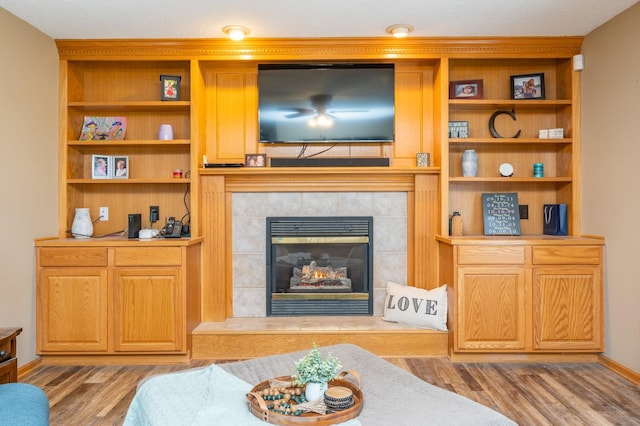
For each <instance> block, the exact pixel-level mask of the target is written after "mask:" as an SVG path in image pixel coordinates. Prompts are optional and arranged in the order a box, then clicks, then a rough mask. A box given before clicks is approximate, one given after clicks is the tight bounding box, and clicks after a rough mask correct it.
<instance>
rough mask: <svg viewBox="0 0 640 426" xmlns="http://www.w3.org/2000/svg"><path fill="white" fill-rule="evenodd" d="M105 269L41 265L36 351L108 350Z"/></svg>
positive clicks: (38, 289)
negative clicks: (45, 266)
mask: <svg viewBox="0 0 640 426" xmlns="http://www.w3.org/2000/svg"><path fill="white" fill-rule="evenodd" d="M107 288H108V287H107V270H106V268H60V269H56V268H43V269H41V270H40V274H39V278H38V288H37V318H36V323H37V328H38V338H37V342H38V352H48V351H72V352H102V351H106V350H107V335H108V328H107V306H108V302H107V297H108V296H107Z"/></svg>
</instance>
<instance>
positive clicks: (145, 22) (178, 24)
mask: <svg viewBox="0 0 640 426" xmlns="http://www.w3.org/2000/svg"><path fill="white" fill-rule="evenodd" d="M637 1H638V0H537V1H531V0H527V1H525V0H322V1H311V0H225V1H221V0H182V1H175V0H172V1H169V0H0V7H1V8H4V9H6V10H7V11H9V12H11V13H12V14H14V15H16V16H18V17H20V18H22V19H23V20H25V21H26V22H28V23H29V24H31V25H32V26H34V27H36V28H38V29H39V30H40V31H42V32H43V33H45V34H47V35H48V36H50V37H52V38H54V39H99V38H218V37H223V33H222V27H223V26H225V25H243V26H246V27H248V28H250V30H251V33H250V34H249V37H259V38H263V37H382V36H386V33H385V28H386V27H387V26H389V25H392V24H399V23H402V24H411V25H413V26H414V27H415V31H414V32H413V35H414V36H422V37H438V36H562V35H570V36H583V35H586V34H588V33H589V32H591V31H592V30H593V29H595V28H597V27H598V26H600V25H601V24H603V23H605V22H606V21H608V20H609V19H611V18H612V17H614V16H616V15H617V14H619V13H620V12H622V11H624V10H626V9H627V8H629V7H630V6H631V5H633V4H635V3H637Z"/></svg>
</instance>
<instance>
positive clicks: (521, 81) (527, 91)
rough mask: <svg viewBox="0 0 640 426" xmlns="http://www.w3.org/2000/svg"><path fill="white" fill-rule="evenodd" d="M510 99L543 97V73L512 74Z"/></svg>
mask: <svg viewBox="0 0 640 426" xmlns="http://www.w3.org/2000/svg"><path fill="white" fill-rule="evenodd" d="M511 99H545V93H544V73H537V74H522V75H512V76H511Z"/></svg>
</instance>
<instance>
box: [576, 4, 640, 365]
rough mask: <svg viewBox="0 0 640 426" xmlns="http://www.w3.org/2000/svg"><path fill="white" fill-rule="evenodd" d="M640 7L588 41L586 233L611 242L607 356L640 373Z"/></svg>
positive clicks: (584, 127) (584, 173) (584, 82)
mask: <svg viewBox="0 0 640 426" xmlns="http://www.w3.org/2000/svg"><path fill="white" fill-rule="evenodd" d="M639 24H640V3H636V4H635V6H632V7H631V8H629V9H628V10H626V11H625V12H623V13H622V14H620V15H618V16H617V17H615V18H613V19H612V20H611V21H609V22H607V23H606V24H604V25H602V26H601V27H599V28H598V29H596V30H595V31H593V32H591V33H590V34H588V35H587V37H586V38H585V41H584V45H583V53H584V56H585V70H584V71H582V92H581V97H582V102H581V105H582V129H581V130H582V179H583V180H582V182H583V188H582V189H583V191H582V212H583V220H582V230H583V232H585V233H590V234H598V235H604V236H605V238H606V248H605V258H606V268H605V346H606V352H605V355H606V356H608V357H609V358H612V359H613V360H614V361H616V362H618V363H620V364H622V365H623V366H625V367H627V368H630V369H632V370H633V371H635V372H637V373H639V374H640V273H639V269H638V267H639V265H638V262H639V261H640V255H639V253H640V249H639V247H638V244H640V224H639V223H638V212H639V211H640V128H639V127H640V48H639V47H638V41H639V40H640V25H639Z"/></svg>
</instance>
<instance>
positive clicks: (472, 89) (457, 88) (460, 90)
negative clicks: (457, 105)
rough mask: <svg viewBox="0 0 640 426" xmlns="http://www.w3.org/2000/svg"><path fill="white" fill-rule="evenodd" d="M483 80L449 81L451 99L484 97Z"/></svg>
mask: <svg viewBox="0 0 640 426" xmlns="http://www.w3.org/2000/svg"><path fill="white" fill-rule="evenodd" d="M482 92H483V90H482V80H458V81H452V82H450V83H449V99H482V96H483V93H482Z"/></svg>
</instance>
